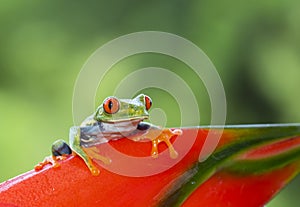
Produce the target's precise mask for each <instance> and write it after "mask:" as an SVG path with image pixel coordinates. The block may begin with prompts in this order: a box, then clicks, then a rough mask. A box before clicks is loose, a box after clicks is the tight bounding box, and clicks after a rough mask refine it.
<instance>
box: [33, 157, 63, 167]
mask: <svg viewBox="0 0 300 207" xmlns="http://www.w3.org/2000/svg"><path fill="white" fill-rule="evenodd" d="M67 157H68V156H67V155H63V156H52V157H46V158H45V159H44V160H43V161H42V162H40V163H39V164H37V165H36V166H34V170H35V171H40V170H42V169H43V168H44V166H46V165H48V164H51V165H52V166H53V167H54V168H57V167H59V166H60V163H59V161H62V160H65V159H67Z"/></svg>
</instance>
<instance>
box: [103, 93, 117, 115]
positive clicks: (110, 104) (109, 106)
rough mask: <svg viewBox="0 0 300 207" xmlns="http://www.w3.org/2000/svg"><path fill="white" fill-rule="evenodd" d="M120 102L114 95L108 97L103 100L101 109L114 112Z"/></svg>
mask: <svg viewBox="0 0 300 207" xmlns="http://www.w3.org/2000/svg"><path fill="white" fill-rule="evenodd" d="M119 108H120V104H119V101H118V99H116V98H114V97H108V98H107V99H105V100H104V102H103V109H104V111H105V112H106V113H108V114H114V113H117V112H118V111H119Z"/></svg>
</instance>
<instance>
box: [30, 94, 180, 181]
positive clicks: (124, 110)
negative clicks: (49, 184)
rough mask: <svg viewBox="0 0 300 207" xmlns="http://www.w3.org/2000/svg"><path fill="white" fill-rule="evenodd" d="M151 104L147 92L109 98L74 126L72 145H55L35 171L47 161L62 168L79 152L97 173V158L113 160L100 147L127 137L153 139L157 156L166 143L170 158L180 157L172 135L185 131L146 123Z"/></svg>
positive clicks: (104, 161)
mask: <svg viewBox="0 0 300 207" xmlns="http://www.w3.org/2000/svg"><path fill="white" fill-rule="evenodd" d="M151 106H152V99H151V98H150V97H149V96H148V95H145V94H139V95H137V96H136V97H134V98H132V99H119V98H117V97H115V96H109V97H107V98H106V99H104V101H103V102H102V104H100V105H99V106H98V107H97V109H96V111H95V112H94V113H93V114H92V115H90V116H88V117H87V118H86V119H85V120H84V121H83V122H82V123H81V124H80V126H79V127H72V128H71V130H70V136H69V144H67V143H66V142H65V141H64V140H62V139H60V140H57V141H55V142H54V143H53V144H52V148H51V152H52V156H50V157H47V158H45V159H44V161H42V162H40V163H39V164H38V165H36V166H35V170H36V171H39V170H41V169H43V167H44V166H45V165H47V164H51V165H53V167H59V166H60V161H61V160H64V159H66V158H67V157H69V156H71V155H74V156H76V155H78V156H79V157H80V158H82V160H83V161H84V162H85V164H86V166H87V167H88V169H89V170H90V172H91V174H92V175H94V176H97V175H99V173H100V170H99V168H98V167H97V166H96V165H95V164H94V162H93V160H94V159H96V160H100V161H102V162H103V163H104V164H109V163H111V160H110V159H109V158H108V157H106V156H102V155H101V152H99V151H98V149H97V147H96V146H97V145H99V144H103V143H107V142H109V141H114V140H118V139H123V138H128V139H131V140H133V141H136V142H138V141H145V140H150V141H151V144H152V149H151V152H150V154H151V156H152V157H153V158H157V157H158V155H159V152H158V144H159V143H161V142H164V143H166V145H167V147H168V149H169V155H170V157H171V158H172V159H176V158H177V156H178V153H177V152H176V150H175V149H174V147H173V145H172V143H171V138H172V137H174V136H179V135H181V134H182V130H181V129H171V128H163V127H160V126H156V125H154V124H151V123H150V122H146V121H145V120H147V119H149V110H150V108H151ZM71 132H73V133H71Z"/></svg>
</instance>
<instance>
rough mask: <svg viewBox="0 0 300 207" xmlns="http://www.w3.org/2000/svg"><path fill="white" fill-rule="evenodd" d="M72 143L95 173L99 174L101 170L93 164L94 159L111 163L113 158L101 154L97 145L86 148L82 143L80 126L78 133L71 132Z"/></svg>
mask: <svg viewBox="0 0 300 207" xmlns="http://www.w3.org/2000/svg"><path fill="white" fill-rule="evenodd" d="M70 145H71V148H72V150H73V151H74V152H75V153H76V154H77V155H78V156H80V157H81V158H82V159H83V160H84V162H85V164H86V165H87V167H88V168H89V170H90V171H91V173H92V174H93V175H95V176H96V175H99V173H100V170H99V169H98V168H97V167H96V166H95V165H94V164H93V161H92V159H97V160H101V161H102V162H104V163H105V164H109V163H110V162H111V160H110V159H109V158H107V157H104V156H101V155H100V154H99V152H98V149H97V148H96V147H89V148H85V147H82V146H81V144H80V128H78V129H77V132H76V134H72V133H70Z"/></svg>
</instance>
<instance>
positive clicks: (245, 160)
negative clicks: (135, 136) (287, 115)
mask: <svg viewBox="0 0 300 207" xmlns="http://www.w3.org/2000/svg"><path fill="white" fill-rule="evenodd" d="M182 131H183V134H182V135H181V136H178V137H174V138H173V139H172V142H173V145H174V149H175V150H176V152H177V153H178V157H176V158H175V159H173V158H170V157H168V156H163V154H164V153H166V154H168V150H167V146H166V145H165V144H163V143H162V144H159V146H158V149H159V156H158V158H151V159H152V160H151V159H150V158H149V160H151V162H149V163H147V162H144V163H141V164H140V165H141V166H140V167H139V166H137V163H139V162H137V163H134V162H132V163H131V162H125V161H126V160H131V159H133V158H144V157H147V156H148V157H149V153H150V151H151V143H149V142H134V141H132V140H129V139H119V140H115V141H110V142H109V143H106V144H101V145H99V147H98V146H97V148H98V149H99V151H100V152H103V155H105V156H108V157H110V151H109V150H108V151H106V149H110V150H111V149H113V150H115V152H119V154H121V155H123V157H124V159H123V158H122V157H121V158H120V160H115V159H114V155H111V156H112V163H111V166H110V165H107V166H106V165H104V164H103V165H101V166H100V167H99V168H100V170H101V172H100V174H99V175H98V176H92V175H91V173H90V171H89V170H88V169H87V167H86V165H85V164H84V162H83V161H82V160H81V159H80V158H79V157H78V156H70V157H69V158H68V159H66V160H64V161H61V166H60V167H58V168H53V167H52V166H50V165H49V166H46V167H45V169H43V170H41V171H38V172H35V171H29V172H27V173H25V174H23V175H20V176H17V177H16V178H13V179H11V180H9V181H6V182H3V183H2V184H0V207H32V206H40V207H43V206H45V207H46V206H68V207H70V206H81V207H82V206H83V207H84V206H125V207H126V206H128V207H134V206H139V207H140V206H153V207H160V206H168V207H170V206H171V207H175V206H184V207H194V206H208V207H209V206H212V207H216V206H217V207H218V206H221V207H224V206H225V207H226V206H232V207H235V206H236V207H240V206H243V207H257V206H264V205H265V204H266V203H267V202H268V201H269V200H270V199H271V198H273V197H274V196H275V195H276V194H277V193H278V192H279V191H280V190H281V189H282V188H283V187H284V186H285V185H286V184H287V183H288V182H290V181H291V180H292V178H294V177H295V176H296V175H297V173H298V172H299V169H300V125H297V124H286V125H237V126H226V127H225V128H224V130H222V129H219V128H218V127H198V128H197V127H194V128H183V129H182ZM208 133H210V134H211V135H214V134H216V139H217V135H218V134H219V133H221V138H220V140H217V141H218V142H216V143H217V146H216V148H215V149H214V150H213V153H212V154H210V150H208V151H207V153H208V154H207V156H205V155H206V154H205V152H206V151H205V150H204V147H203V146H207V143H210V142H211V143H214V141H216V140H213V139H214V136H207V135H208ZM212 147H213V146H212ZM113 150H111V151H113ZM203 150H204V151H203ZM200 152H201V153H202V154H201V156H200V157H201V160H200V161H199V155H200ZM203 152H204V154H203ZM161 155H162V156H161ZM141 160H143V159H141ZM97 163H99V162H97ZM156 163H158V164H156ZM156 165H157V166H156ZM147 166H148V168H147ZM166 166H167V167H166ZM118 167H119V168H118ZM147 169H149V170H150V171H151V170H152V171H151V173H149V171H147ZM153 169H154V170H153ZM157 169H159V170H157ZM155 170H157V171H155ZM135 173H136V174H135ZM143 173H144V174H143ZM139 175H140V176H139Z"/></svg>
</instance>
